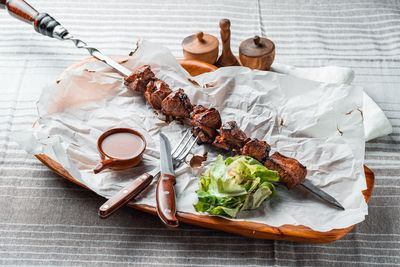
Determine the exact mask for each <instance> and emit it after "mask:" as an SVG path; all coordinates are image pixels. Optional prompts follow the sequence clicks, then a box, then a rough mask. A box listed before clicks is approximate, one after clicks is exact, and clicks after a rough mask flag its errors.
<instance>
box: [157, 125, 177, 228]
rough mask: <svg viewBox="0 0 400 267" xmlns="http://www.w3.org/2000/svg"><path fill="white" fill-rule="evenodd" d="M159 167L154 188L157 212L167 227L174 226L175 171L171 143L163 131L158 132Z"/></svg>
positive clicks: (175, 219)
mask: <svg viewBox="0 0 400 267" xmlns="http://www.w3.org/2000/svg"><path fill="white" fill-rule="evenodd" d="M160 169H161V175H160V178H159V179H158V183H157V189H156V202H157V214H158V217H159V218H160V219H161V221H162V222H163V223H164V224H165V225H166V226H167V227H170V228H176V227H178V225H179V221H178V219H177V218H176V216H175V213H176V204H175V190H174V184H175V182H176V180H175V172H174V167H173V162H172V155H171V145H170V143H169V141H168V138H167V137H166V136H165V135H164V134H163V133H160Z"/></svg>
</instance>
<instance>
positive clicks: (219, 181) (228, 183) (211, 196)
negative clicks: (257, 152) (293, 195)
mask: <svg viewBox="0 0 400 267" xmlns="http://www.w3.org/2000/svg"><path fill="white" fill-rule="evenodd" d="M279 179H280V177H279V174H278V172H276V171H271V170H268V169H267V168H266V167H264V166H263V165H262V164H261V163H260V162H258V161H257V160H255V159H253V158H251V157H247V156H239V157H229V158H227V159H225V160H224V159H223V157H222V156H221V155H219V156H218V158H217V160H216V161H215V163H214V164H213V165H212V167H211V168H210V169H209V170H208V171H207V172H205V173H204V174H203V175H202V176H201V177H200V181H199V190H197V191H196V193H197V196H198V202H197V203H196V204H194V205H193V206H194V208H195V209H196V211H198V212H207V213H210V214H215V215H222V216H229V217H232V218H235V217H236V216H237V214H238V212H239V211H241V210H252V209H256V208H258V207H259V206H260V205H261V203H262V202H263V201H264V200H266V199H268V198H271V197H273V196H274V195H275V194H276V190H275V186H274V185H273V184H272V183H270V182H269V181H275V182H278V181H279Z"/></svg>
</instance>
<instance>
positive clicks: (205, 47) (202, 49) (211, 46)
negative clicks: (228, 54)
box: [182, 31, 218, 54]
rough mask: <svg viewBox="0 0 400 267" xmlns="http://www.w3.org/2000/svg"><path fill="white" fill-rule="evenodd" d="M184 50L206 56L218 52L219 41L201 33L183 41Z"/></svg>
mask: <svg viewBox="0 0 400 267" xmlns="http://www.w3.org/2000/svg"><path fill="white" fill-rule="evenodd" d="M182 48H183V50H185V51H187V52H189V53H192V54H205V53H209V52H211V51H214V50H218V39H217V38H216V37H215V36H212V35H210V34H206V33H203V32H201V31H200V32H198V33H196V34H193V35H189V36H188V37H186V38H185V39H183V41H182Z"/></svg>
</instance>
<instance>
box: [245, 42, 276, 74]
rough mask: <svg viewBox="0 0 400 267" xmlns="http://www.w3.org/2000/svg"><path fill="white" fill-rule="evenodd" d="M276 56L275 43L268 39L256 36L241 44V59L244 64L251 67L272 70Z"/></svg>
mask: <svg viewBox="0 0 400 267" xmlns="http://www.w3.org/2000/svg"><path fill="white" fill-rule="evenodd" d="M274 58H275V44H274V43H273V42H272V41H271V40H269V39H267V38H262V37H261V38H260V37H259V36H254V37H253V38H249V39H246V40H244V41H243V42H242V43H241V44H240V46H239V59H240V62H241V63H242V65H243V66H245V67H249V68H251V69H258V70H270V68H271V65H272V62H274Z"/></svg>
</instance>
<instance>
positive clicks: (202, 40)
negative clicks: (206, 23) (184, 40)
mask: <svg viewBox="0 0 400 267" xmlns="http://www.w3.org/2000/svg"><path fill="white" fill-rule="evenodd" d="M203 36H204V33H203V32H198V33H196V37H197V40H198V41H199V42H204V39H203Z"/></svg>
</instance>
